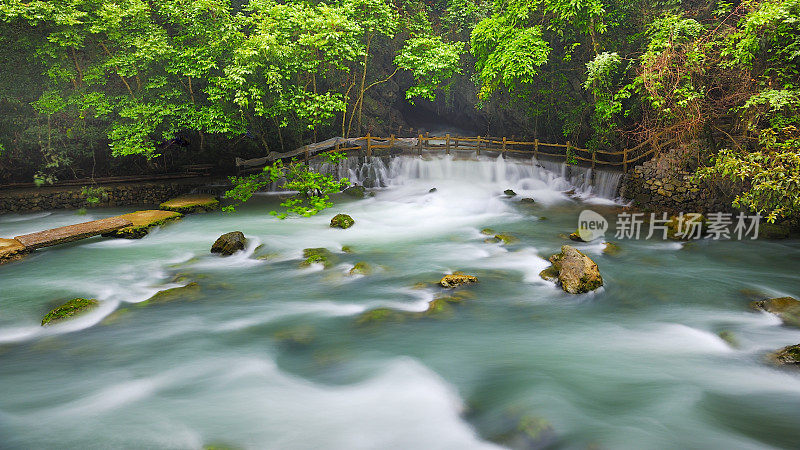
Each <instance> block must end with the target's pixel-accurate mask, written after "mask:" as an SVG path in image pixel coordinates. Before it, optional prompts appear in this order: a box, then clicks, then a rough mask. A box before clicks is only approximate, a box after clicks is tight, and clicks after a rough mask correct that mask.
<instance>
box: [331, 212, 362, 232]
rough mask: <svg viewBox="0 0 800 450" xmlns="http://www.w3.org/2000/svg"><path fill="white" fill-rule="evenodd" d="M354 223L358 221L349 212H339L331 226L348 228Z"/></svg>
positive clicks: (332, 220)
mask: <svg viewBox="0 0 800 450" xmlns="http://www.w3.org/2000/svg"><path fill="white" fill-rule="evenodd" d="M354 223H356V221H355V220H353V218H352V217H350V216H348V215H347V214H337V215H335V216H333V219H331V228H342V229H346V228H350V227H352V226H353V224H354Z"/></svg>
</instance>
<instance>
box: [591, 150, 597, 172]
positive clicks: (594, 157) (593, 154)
mask: <svg viewBox="0 0 800 450" xmlns="http://www.w3.org/2000/svg"><path fill="white" fill-rule="evenodd" d="M596 160H597V152H592V170H594V164H595V161H596Z"/></svg>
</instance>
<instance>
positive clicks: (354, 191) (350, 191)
mask: <svg viewBox="0 0 800 450" xmlns="http://www.w3.org/2000/svg"><path fill="white" fill-rule="evenodd" d="M365 192H366V189H365V188H364V186H358V185H354V186H350V187H349V188H347V189H345V190H343V191H342V193H343V194H345V195H349V196H350V197H353V198H364V193H365Z"/></svg>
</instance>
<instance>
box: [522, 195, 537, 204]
mask: <svg viewBox="0 0 800 450" xmlns="http://www.w3.org/2000/svg"><path fill="white" fill-rule="evenodd" d="M519 202H520V203H524V204H527V205H532V204H534V203H536V200H534V199H532V198H530V197H525V198H523V199H520V201H519Z"/></svg>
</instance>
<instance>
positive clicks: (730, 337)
mask: <svg viewBox="0 0 800 450" xmlns="http://www.w3.org/2000/svg"><path fill="white" fill-rule="evenodd" d="M717 336H719V338H720V339H722V340H723V341H725V342H727V343H728V345H730V346H731V347H734V348H737V347H739V340H738V339H736V336H735V335H734V334H733V332H732V331H728V330H723V331H720V332H719V333H717Z"/></svg>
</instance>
